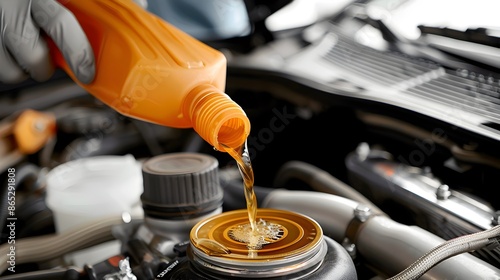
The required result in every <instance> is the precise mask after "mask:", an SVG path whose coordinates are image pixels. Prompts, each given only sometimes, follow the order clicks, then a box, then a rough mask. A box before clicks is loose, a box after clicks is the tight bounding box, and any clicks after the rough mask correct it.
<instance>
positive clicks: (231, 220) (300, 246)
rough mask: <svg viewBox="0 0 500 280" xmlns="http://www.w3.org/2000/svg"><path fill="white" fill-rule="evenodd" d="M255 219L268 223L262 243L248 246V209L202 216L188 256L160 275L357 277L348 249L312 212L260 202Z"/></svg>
mask: <svg viewBox="0 0 500 280" xmlns="http://www.w3.org/2000/svg"><path fill="white" fill-rule="evenodd" d="M257 220H258V223H262V224H265V225H266V228H267V229H268V230H267V231H266V232H261V233H262V234H261V235H260V236H257V237H258V238H260V241H261V242H260V245H261V246H259V247H258V248H249V247H248V241H247V238H248V235H247V234H246V233H248V232H247V231H245V227H247V226H248V216H247V211H246V210H245V209H242V210H234V211H229V212H224V213H222V214H219V215H215V216H213V217H211V218H208V219H205V220H203V221H200V222H198V223H197V224H196V225H195V226H194V227H193V228H192V229H191V233H190V245H191V246H190V247H189V248H188V250H187V259H188V261H185V262H184V263H183V264H181V265H178V266H175V265H169V266H167V268H165V269H164V270H163V271H160V272H159V273H158V275H161V277H158V278H157V279H176V280H181V279H206V280H214V279H269V280H271V279H281V280H286V279H328V280H333V279H344V280H355V279H357V273H356V269H355V267H354V263H353V261H352V259H351V257H350V256H349V254H348V253H347V251H346V250H345V249H344V248H343V247H342V246H341V245H340V244H338V243H337V242H335V241H334V240H332V239H330V238H328V237H327V236H324V235H323V232H322V229H321V227H320V226H319V224H318V223H317V222H316V221H314V220H312V219H311V218H309V217H307V216H304V215H301V214H298V213H294V212H290V211H285V210H279V209H268V208H261V209H258V211H257ZM174 264H175V263H174Z"/></svg>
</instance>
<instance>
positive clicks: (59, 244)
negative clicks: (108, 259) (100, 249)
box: [0, 217, 138, 273]
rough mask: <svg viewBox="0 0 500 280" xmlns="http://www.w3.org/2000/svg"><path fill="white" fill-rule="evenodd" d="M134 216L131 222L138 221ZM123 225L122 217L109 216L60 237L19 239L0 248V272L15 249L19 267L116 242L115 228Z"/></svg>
mask: <svg viewBox="0 0 500 280" xmlns="http://www.w3.org/2000/svg"><path fill="white" fill-rule="evenodd" d="M137 219H138V218H137V217H133V219H132V221H135V220H137ZM119 224H123V220H122V219H121V217H109V218H104V219H101V220H99V221H95V222H91V223H88V224H86V225H83V226H81V227H79V228H77V229H74V230H71V231H68V232H63V233H59V234H51V235H45V236H41V237H30V238H25V239H20V240H16V243H15V245H11V244H3V245H2V246H0V273H3V272H4V271H5V270H7V269H8V267H9V263H8V261H9V256H8V254H9V252H10V249H11V248H10V247H11V246H15V254H16V265H19V264H25V263H32V262H41V261H47V260H51V259H55V258H57V257H60V256H62V255H64V254H67V253H70V252H73V251H77V250H80V249H85V248H88V247H91V246H95V245H98V244H100V243H103V242H106V241H110V240H113V239H114V237H113V234H112V228H113V227H114V226H116V225H119Z"/></svg>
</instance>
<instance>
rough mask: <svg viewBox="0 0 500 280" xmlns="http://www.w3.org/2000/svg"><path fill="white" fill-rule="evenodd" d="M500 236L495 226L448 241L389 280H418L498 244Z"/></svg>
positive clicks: (499, 227)
mask: <svg viewBox="0 0 500 280" xmlns="http://www.w3.org/2000/svg"><path fill="white" fill-rule="evenodd" d="M499 236H500V226H495V227H493V228H491V229H489V230H485V231H481V232H477V233H473V234H469V235H464V236H461V237H457V238H454V239H451V240H448V241H446V242H444V243H443V244H441V245H439V246H437V247H435V248H434V249H432V250H431V251H429V252H428V253H427V254H425V255H424V256H422V257H420V258H419V259H418V260H416V261H415V262H414V263H413V264H411V265H410V266H409V267H407V268H406V269H405V270H403V271H401V272H400V273H398V274H397V275H395V276H393V277H391V278H389V279H387V280H410V279H418V278H420V276H422V275H423V274H424V273H425V272H427V271H429V270H430V269H431V268H433V267H434V266H436V265H437V264H439V263H440V262H442V261H444V260H446V259H448V258H450V257H453V256H456V255H458V254H462V253H467V252H472V251H474V250H478V249H481V248H483V247H485V246H488V245H490V244H493V243H494V242H497V240H496V238H498V237H499ZM492 239H495V240H492Z"/></svg>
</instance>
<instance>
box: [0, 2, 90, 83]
mask: <svg viewBox="0 0 500 280" xmlns="http://www.w3.org/2000/svg"><path fill="white" fill-rule="evenodd" d="M83 1H85V0H83ZM41 31H44V32H45V33H46V34H47V35H48V36H49V37H50V38H51V39H52V40H53V41H54V43H55V44H56V45H57V46H58V48H59V50H60V51H61V53H62V55H63V56H64V59H65V60H66V62H67V64H68V66H69V67H70V69H71V70H72V71H73V73H74V74H75V76H76V78H77V79H78V80H80V81H81V82H82V83H85V84H87V83H90V82H91V81H92V80H93V79H94V75H95V61H94V52H93V51H92V48H91V46H90V43H89V41H88V40H87V37H86V35H85V33H84V32H83V29H82V28H81V26H80V24H79V23H78V21H77V20H76V18H75V17H74V16H73V14H72V13H71V12H70V11H69V10H67V9H66V8H65V7H64V6H62V5H61V4H59V3H58V2H57V1H55V0H0V45H1V48H0V82H3V83H17V82H21V81H23V80H25V79H27V78H28V77H29V76H31V77H32V78H33V79H34V80H36V81H45V80H47V79H49V78H50V77H51V76H52V74H53V73H54V67H55V66H54V64H53V62H52V59H51V58H50V56H49V48H48V46H47V43H46V41H45V39H44V38H43V36H42V33H41Z"/></svg>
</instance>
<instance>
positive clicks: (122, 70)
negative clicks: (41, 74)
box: [52, 0, 250, 151]
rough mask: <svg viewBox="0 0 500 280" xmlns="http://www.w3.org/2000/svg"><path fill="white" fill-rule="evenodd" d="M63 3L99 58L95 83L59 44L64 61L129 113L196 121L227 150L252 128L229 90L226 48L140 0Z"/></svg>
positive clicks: (188, 123)
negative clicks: (68, 58)
mask: <svg viewBox="0 0 500 280" xmlns="http://www.w3.org/2000/svg"><path fill="white" fill-rule="evenodd" d="M61 3H62V4H63V5H64V6H65V7H67V8H68V9H69V10H70V11H72V12H73V14H74V15H75V16H76V18H77V19H78V21H79V23H80V25H81V26H82V28H83V30H84V31H85V33H86V34H87V37H88V38H89V41H90V43H91V45H92V48H93V50H94V55H95V59H96V76H95V79H94V81H93V82H92V83H90V84H87V85H86V84H81V83H79V82H78V80H77V79H76V78H75V77H74V75H73V74H72V72H71V70H70V69H69V67H68V66H67V64H66V63H65V61H64V59H63V57H62V55H61V54H60V52H59V51H58V50H57V49H55V50H54V49H53V51H54V52H53V54H52V55H53V56H54V60H55V61H56V64H57V65H58V66H60V67H62V68H63V69H64V70H65V71H66V72H67V73H68V75H69V76H70V77H72V78H73V80H74V81H75V82H77V83H78V84H79V85H80V86H81V87H83V88H84V89H85V90H87V91H88V92H89V93H91V94H92V95H94V96H95V97H96V98H98V99H99V100H101V101H102V102H104V103H105V104H107V105H108V106H110V107H112V108H114V109H115V110H116V111H118V112H120V113H121V114H123V115H126V116H129V117H132V118H137V119H141V120H144V121H148V122H152V123H156V124H160V125H165V126H170V127H176V128H193V129H194V130H195V131H196V132H197V133H198V134H199V135H200V136H201V137H202V138H203V139H204V140H205V141H207V142H208V143H209V144H211V145H212V146H214V147H215V148H216V149H218V150H220V151H225V149H224V146H223V145H225V146H228V147H231V148H238V147H240V146H241V145H243V143H244V142H245V141H246V138H247V136H248V135H249V133H250V121H249V120H248V118H247V116H246V114H245V112H244V111H243V110H242V108H241V107H240V106H239V105H238V104H236V103H235V102H234V101H233V100H231V99H230V98H229V96H228V95H226V94H225V93H224V89H225V82H226V59H225V57H224V55H223V54H222V53H221V52H219V51H217V50H215V49H213V48H211V47H209V46H208V45H205V44H204V43H202V42H200V41H199V40H197V39H195V38H193V37H191V36H190V35H188V34H187V33H185V32H183V31H181V30H179V29H177V28H176V27H174V26H173V25H171V24H169V23H167V22H165V21H164V20H162V19H161V18H159V17H157V16H156V15H154V14H152V13H150V12H148V11H146V10H144V9H143V8H141V7H140V6H139V5H137V4H135V3H134V2H133V1H132V0H130V1H124V0H79V1H65V0H61Z"/></svg>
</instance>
